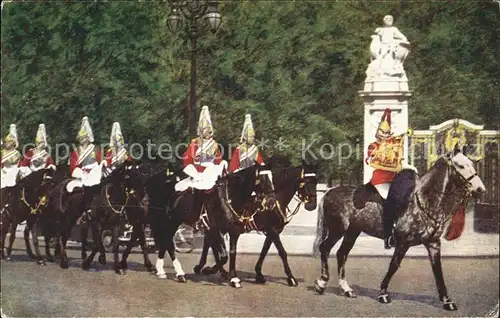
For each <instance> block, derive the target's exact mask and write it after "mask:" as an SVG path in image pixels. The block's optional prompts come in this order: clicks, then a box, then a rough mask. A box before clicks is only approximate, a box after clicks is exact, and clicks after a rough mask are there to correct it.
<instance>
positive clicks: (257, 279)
mask: <svg viewBox="0 0 500 318" xmlns="http://www.w3.org/2000/svg"><path fill="white" fill-rule="evenodd" d="M255 283H256V284H265V283H266V279H265V278H264V275H262V274H257V275H256V276H255Z"/></svg>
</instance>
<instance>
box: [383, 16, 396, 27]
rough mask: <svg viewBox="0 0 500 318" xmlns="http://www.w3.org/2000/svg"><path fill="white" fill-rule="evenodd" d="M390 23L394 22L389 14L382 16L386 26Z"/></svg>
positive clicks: (390, 24)
mask: <svg viewBox="0 0 500 318" xmlns="http://www.w3.org/2000/svg"><path fill="white" fill-rule="evenodd" d="M392 23H394V19H393V17H391V16H387V17H385V18H384V24H385V25H386V26H392Z"/></svg>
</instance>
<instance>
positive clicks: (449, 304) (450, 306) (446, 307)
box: [443, 300, 458, 311]
mask: <svg viewBox="0 0 500 318" xmlns="http://www.w3.org/2000/svg"><path fill="white" fill-rule="evenodd" d="M443 308H444V310H448V311H455V310H458V307H457V305H456V304H455V303H454V302H453V300H448V301H447V302H445V303H444V305H443Z"/></svg>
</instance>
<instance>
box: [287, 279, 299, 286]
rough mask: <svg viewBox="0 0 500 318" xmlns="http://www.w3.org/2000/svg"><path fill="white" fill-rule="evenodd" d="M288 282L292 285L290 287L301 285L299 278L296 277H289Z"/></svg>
mask: <svg viewBox="0 0 500 318" xmlns="http://www.w3.org/2000/svg"><path fill="white" fill-rule="evenodd" d="M286 282H287V283H288V286H290V287H296V286H298V285H299V283H297V280H296V279H295V278H294V277H289V278H287V279H286Z"/></svg>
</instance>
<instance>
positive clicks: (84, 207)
mask: <svg viewBox="0 0 500 318" xmlns="http://www.w3.org/2000/svg"><path fill="white" fill-rule="evenodd" d="M93 197H94V196H93V191H92V188H91V187H84V189H83V196H82V201H81V203H80V209H79V211H80V212H81V216H80V219H79V222H78V223H86V222H90V220H91V218H92V216H91V214H92V210H91V209H90V205H91V204H92V199H93Z"/></svg>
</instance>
